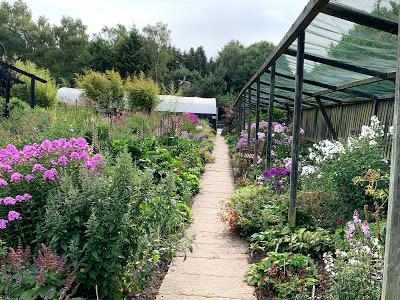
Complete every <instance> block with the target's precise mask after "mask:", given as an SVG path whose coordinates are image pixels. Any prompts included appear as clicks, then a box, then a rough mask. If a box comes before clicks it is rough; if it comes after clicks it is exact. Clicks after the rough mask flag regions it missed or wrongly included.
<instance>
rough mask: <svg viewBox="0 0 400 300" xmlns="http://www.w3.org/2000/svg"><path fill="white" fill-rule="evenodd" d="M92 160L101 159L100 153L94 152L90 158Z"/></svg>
mask: <svg viewBox="0 0 400 300" xmlns="http://www.w3.org/2000/svg"><path fill="white" fill-rule="evenodd" d="M92 159H93V160H94V161H96V162H98V161H100V160H101V155H100V154H95V155H94V156H93V158H92Z"/></svg>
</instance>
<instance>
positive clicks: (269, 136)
mask: <svg viewBox="0 0 400 300" xmlns="http://www.w3.org/2000/svg"><path fill="white" fill-rule="evenodd" d="M275 69H276V63H275V62H274V63H272V65H271V86H270V90H269V105H268V132H267V141H266V142H267V149H266V158H265V165H266V169H267V170H268V169H269V168H271V150H272V131H273V128H272V121H273V119H274V98H275Z"/></svg>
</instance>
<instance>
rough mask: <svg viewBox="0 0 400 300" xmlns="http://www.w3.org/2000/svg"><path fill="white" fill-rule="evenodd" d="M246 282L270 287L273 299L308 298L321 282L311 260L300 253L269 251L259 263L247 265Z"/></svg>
mask: <svg viewBox="0 0 400 300" xmlns="http://www.w3.org/2000/svg"><path fill="white" fill-rule="evenodd" d="M247 282H248V284H249V285H253V286H257V287H258V288H267V289H271V290H272V291H273V292H274V293H276V299H280V300H286V299H295V300H305V299H310V298H311V295H312V290H313V287H314V286H316V285H318V284H319V282H320V275H318V271H317V267H316V265H315V263H314V262H313V260H312V259H311V258H310V257H308V256H304V255H301V254H292V253H276V252H270V253H268V254H267V257H266V258H264V259H263V260H262V261H261V262H260V263H258V264H253V265H251V266H250V270H249V271H248V273H247Z"/></svg>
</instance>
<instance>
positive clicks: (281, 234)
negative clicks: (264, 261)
mask: <svg viewBox="0 0 400 300" xmlns="http://www.w3.org/2000/svg"><path fill="white" fill-rule="evenodd" d="M250 241H251V244H250V247H249V249H250V251H251V252H253V253H254V252H259V251H262V252H272V251H276V252H292V253H301V254H305V255H312V256H313V257H317V256H318V255H320V254H322V253H324V252H327V251H330V250H332V249H333V248H334V241H335V239H334V237H333V236H332V235H331V234H330V233H329V232H328V231H326V230H324V229H322V228H317V229H316V230H312V231H311V230H307V229H305V228H299V229H296V230H292V229H290V228H289V227H287V226H285V227H272V228H270V229H267V230H265V231H263V232H259V233H255V234H253V235H252V236H251V239H250Z"/></svg>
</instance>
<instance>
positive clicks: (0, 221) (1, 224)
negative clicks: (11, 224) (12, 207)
mask: <svg viewBox="0 0 400 300" xmlns="http://www.w3.org/2000/svg"><path fill="white" fill-rule="evenodd" d="M7 223H8V221H7V220H4V219H0V229H1V230H3V229H6V228H7Z"/></svg>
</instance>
